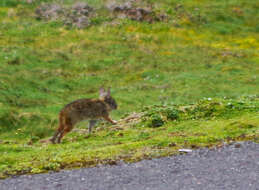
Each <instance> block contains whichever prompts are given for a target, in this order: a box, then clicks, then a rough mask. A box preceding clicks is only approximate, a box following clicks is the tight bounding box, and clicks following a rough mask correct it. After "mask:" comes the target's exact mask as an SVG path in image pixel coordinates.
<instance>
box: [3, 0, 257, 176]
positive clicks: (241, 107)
mask: <svg viewBox="0 0 259 190" xmlns="http://www.w3.org/2000/svg"><path fill="white" fill-rule="evenodd" d="M57 2H62V3H60V4H57ZM80 2H81V3H79V4H75V2H74V1H72V0H62V1H55V0H1V1H0V22H1V25H0V63H1V64H0V154H1V157H0V175H1V177H8V176H11V175H17V174H24V173H41V172H47V171H49V170H54V171H57V170H60V169H64V168H74V167H75V168H76V167H82V166H85V167H91V166H95V165H96V164H115V163H116V162H117V161H119V160H124V161H126V162H132V161H138V160H141V159H150V158H153V157H160V156H167V155H172V154H175V153H178V149H180V148H199V147H204V146H208V147H212V146H213V147H215V146H221V144H222V143H223V142H226V143H231V142H232V141H239V140H253V141H256V142H258V92H259V88H258V87H259V77H258V76H259V74H258V73H259V70H258V64H259V59H258V57H259V54H258V52H259V51H258V50H259V41H258V39H259V33H258V31H259V30H258V29H259V27H258V20H259V12H258V2H257V1H247V0H238V1H237V0H228V1H211V0H203V1H181V0H163V1H162V0H157V1H153V0H152V1H151V0H143V1H133V3H132V5H131V6H129V7H125V3H126V2H127V0H118V1H115V6H117V7H119V10H118V12H117V13H114V12H113V10H114V9H111V10H108V9H107V1H102V0H80ZM52 5H53V7H52ZM75 5H80V6H78V8H76V7H77V6H75ZM82 5H83V6H82ZM44 6H47V8H46V10H44ZM121 6H122V7H121ZM123 6H124V8H123ZM89 7H90V8H89ZM37 8H39V9H40V10H39V12H40V14H39V15H42V16H39V17H40V18H39V19H36V18H35V16H36V15H35V14H37V13H35V10H36V9H37ZM114 8H115V7H114ZM117 9H118V8H117ZM50 10H54V13H53V16H48V15H52V14H50V13H48V11H50ZM131 11H133V13H134V14H132V16H131V15H130V14H129V13H131ZM115 12H116V11H115ZM142 13H143V14H142ZM44 14H46V16H44ZM117 14H118V15H117ZM164 14H165V15H166V19H165V20H163V18H160V15H164ZM145 15H146V16H145ZM66 16H67V17H66ZM120 16H122V17H123V18H124V17H125V19H120V18H119V17H120ZM57 17H58V18H57ZM64 17H66V18H64ZM150 17H152V18H150ZM157 17H158V20H159V19H162V21H165V22H156V20H157ZM162 17H163V16H162ZM79 18H82V19H81V20H80V19H79ZM66 19H68V20H66ZM81 21H82V24H83V23H86V25H82V26H87V28H84V27H82V28H81V27H80V28H78V27H77V24H78V23H81ZM142 21H143V22H142ZM66 23H67V24H66ZM68 26H69V27H68ZM70 26H72V27H70ZM101 86H104V87H108V86H110V87H112V94H113V95H114V98H115V100H116V102H117V103H118V110H116V111H114V112H112V113H111V118H113V119H115V120H119V123H118V125H116V126H109V125H108V124H107V123H102V122H101V123H99V125H98V126H97V128H95V133H94V134H92V135H88V134H87V126H88V123H87V122H82V123H80V124H79V125H78V126H76V127H75V130H74V131H72V132H71V133H70V134H68V135H67V136H66V137H65V138H64V142H63V143H62V144H60V145H52V144H48V143H41V142H42V141H45V142H46V141H47V140H48V139H49V138H50V137H51V136H52V135H53V133H54V131H55V130H56V128H57V126H58V113H59V111H60V110H61V109H62V108H63V107H64V106H65V105H66V104H68V103H70V102H72V101H74V100H77V99H80V98H96V97H97V96H98V89H99V88H100V87H101ZM240 97H241V98H240ZM129 113H130V114H129ZM121 118H123V119H121Z"/></svg>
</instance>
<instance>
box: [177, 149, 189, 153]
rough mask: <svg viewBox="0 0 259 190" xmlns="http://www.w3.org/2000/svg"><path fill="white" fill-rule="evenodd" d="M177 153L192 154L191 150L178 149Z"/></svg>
mask: <svg viewBox="0 0 259 190" xmlns="http://www.w3.org/2000/svg"><path fill="white" fill-rule="evenodd" d="M178 151H179V152H185V153H190V152H192V150H191V149H179V150H178Z"/></svg>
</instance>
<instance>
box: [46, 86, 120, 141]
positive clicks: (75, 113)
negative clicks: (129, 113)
mask: <svg viewBox="0 0 259 190" xmlns="http://www.w3.org/2000/svg"><path fill="white" fill-rule="evenodd" d="M113 109H117V104H116V102H115V100H114V99H113V98H112V97H111V96H110V89H109V90H108V91H107V92H105V91H104V89H102V88H101V89H100V98H99V99H79V100H76V101H74V102H71V103H70V104H67V105H66V106H65V107H64V108H63V109H62V110H61V111H60V113H59V128H58V129H57V131H56V133H55V134H54V136H53V137H52V138H51V141H52V143H55V141H56V138H58V140H57V142H58V143H60V142H61V139H62V138H63V137H64V135H66V134H67V133H68V132H70V131H71V130H72V129H73V127H74V126H75V124H76V123H78V122H80V121H83V120H87V119H89V120H90V122H89V124H90V125H89V133H90V132H91V127H93V125H94V124H95V122H96V120H97V119H100V118H103V119H105V120H107V121H109V122H111V123H112V124H116V121H113V120H112V119H111V118H110V117H109V112H110V111H112V110H113ZM91 123H92V124H91Z"/></svg>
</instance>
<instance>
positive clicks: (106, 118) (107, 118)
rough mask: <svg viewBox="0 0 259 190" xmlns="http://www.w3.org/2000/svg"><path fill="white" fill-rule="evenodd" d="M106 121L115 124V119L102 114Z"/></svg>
mask: <svg viewBox="0 0 259 190" xmlns="http://www.w3.org/2000/svg"><path fill="white" fill-rule="evenodd" d="M103 118H104V119H105V120H106V121H109V122H110V123H112V124H114V125H115V124H117V121H115V120H112V119H111V118H110V117H109V116H108V115H107V116H104V117H103Z"/></svg>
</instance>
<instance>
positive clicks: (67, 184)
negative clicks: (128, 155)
mask: <svg viewBox="0 0 259 190" xmlns="http://www.w3.org/2000/svg"><path fill="white" fill-rule="evenodd" d="M15 189H19V190H52V189H53V190H54V189H55V190H61V189H62V190H72V189H76V190H142V189H145V190H172V189H176V190H177V189H183V190H185V189H186V190H191V189H197V190H202V189H204V190H208V189H210V190H217V189H218V190H224V189H231V190H232V189H235V190H244V189H246V190H259V144H256V143H253V142H238V143H235V144H232V145H227V146H224V147H222V148H219V149H213V150H210V149H200V150H194V151H192V152H191V153H184V154H182V155H178V156H172V157H164V158H159V159H153V160H143V161H141V162H138V163H133V164H126V163H123V162H122V163H119V164H118V165H116V166H100V167H95V168H84V169H78V170H66V171H61V172H58V173H48V174H39V175H25V176H19V177H13V178H9V179H5V180H0V190H15Z"/></svg>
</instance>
